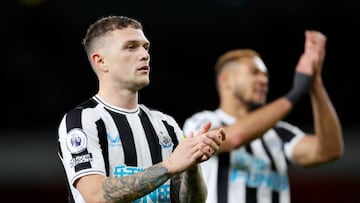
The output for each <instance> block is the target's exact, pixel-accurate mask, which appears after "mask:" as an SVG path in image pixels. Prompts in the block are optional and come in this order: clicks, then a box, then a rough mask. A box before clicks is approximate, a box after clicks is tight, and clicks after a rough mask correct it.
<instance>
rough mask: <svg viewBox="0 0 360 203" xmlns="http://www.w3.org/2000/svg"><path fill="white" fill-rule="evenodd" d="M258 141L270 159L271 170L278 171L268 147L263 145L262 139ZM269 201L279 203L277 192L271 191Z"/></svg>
mask: <svg viewBox="0 0 360 203" xmlns="http://www.w3.org/2000/svg"><path fill="white" fill-rule="evenodd" d="M260 140H261V144H262V146H263V147H264V149H265V152H266V154H267V156H268V157H269V159H270V163H271V170H273V171H278V169H277V168H276V166H275V162H274V158H273V156H272V155H271V153H270V151H269V149H268V147H267V146H266V144H265V141H264V138H263V137H262V138H261V139H260ZM271 199H272V201H271V202H272V203H278V202H279V192H278V191H275V190H272V195H271Z"/></svg>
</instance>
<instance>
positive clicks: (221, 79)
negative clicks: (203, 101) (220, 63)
mask: <svg viewBox="0 0 360 203" xmlns="http://www.w3.org/2000/svg"><path fill="white" fill-rule="evenodd" d="M229 79H230V77H229V72H228V71H221V72H220V73H219V74H218V75H217V81H218V85H219V86H222V87H224V86H228V85H227V84H228V83H229Z"/></svg>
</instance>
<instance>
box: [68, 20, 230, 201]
mask: <svg viewBox="0 0 360 203" xmlns="http://www.w3.org/2000/svg"><path fill="white" fill-rule="evenodd" d="M149 47H150V42H149V40H148V39H147V38H146V37H145V35H144V33H143V31H142V30H141V29H134V28H131V27H127V28H123V29H118V30H115V31H111V32H110V33H108V34H107V35H106V36H105V37H104V38H103V39H100V41H99V43H96V45H95V46H94V48H93V51H92V52H91V53H89V54H88V57H89V59H90V62H91V64H92V67H93V69H94V71H95V73H96V75H97V77H98V80H99V90H98V95H99V96H100V97H101V98H102V99H103V100H105V101H106V102H107V103H109V104H111V105H113V106H116V107H119V108H124V109H134V108H136V107H137V105H138V91H139V90H140V89H141V88H143V87H145V86H147V85H148V84H149V82H150V80H149V73H150V66H149V61H150V55H149ZM210 128H211V124H210V123H206V124H205V125H204V126H203V129H202V130H201V131H200V132H199V133H197V134H196V135H193V134H191V135H189V136H187V138H186V139H184V140H183V141H182V142H180V143H179V145H178V146H177V148H176V149H175V150H174V152H173V153H172V155H170V157H169V158H168V159H166V160H164V161H162V162H160V163H158V164H156V165H153V166H151V167H149V168H147V169H146V170H144V171H142V172H140V173H137V174H134V175H130V176H125V177H105V176H103V175H98V174H95V175H87V176H83V177H81V178H79V179H78V180H77V181H76V182H75V186H76V188H77V189H78V190H79V191H80V193H81V195H82V196H83V197H84V199H85V201H86V202H89V203H91V202H131V201H134V200H136V199H138V198H140V197H142V196H144V195H146V194H148V193H150V192H151V191H153V190H154V189H156V188H157V187H159V186H160V185H162V184H163V183H164V182H165V181H167V180H168V179H170V178H171V179H172V183H171V184H172V187H171V190H172V191H171V196H172V199H173V201H174V202H181V203H182V202H205V199H206V195H207V190H206V187H205V184H204V181H203V179H202V175H201V171H200V169H199V165H198V164H199V163H201V162H203V161H206V160H208V159H209V158H210V157H211V156H212V155H213V154H214V153H215V152H217V150H218V149H219V147H220V145H221V143H222V142H223V140H224V139H225V132H224V130H223V129H219V130H211V131H210Z"/></svg>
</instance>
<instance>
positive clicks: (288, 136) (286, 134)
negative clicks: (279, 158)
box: [273, 127, 295, 164]
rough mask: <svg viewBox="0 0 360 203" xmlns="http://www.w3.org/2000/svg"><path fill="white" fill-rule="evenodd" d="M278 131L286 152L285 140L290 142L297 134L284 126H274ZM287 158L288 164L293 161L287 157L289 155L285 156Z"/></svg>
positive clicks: (282, 147)
mask: <svg viewBox="0 0 360 203" xmlns="http://www.w3.org/2000/svg"><path fill="white" fill-rule="evenodd" d="M273 129H274V130H275V132H276V134H277V135H278V136H279V137H280V139H281V140H282V142H281V144H282V146H281V149H282V150H283V151H284V152H285V149H284V146H285V145H284V144H285V142H290V141H291V140H292V139H293V138H294V137H295V134H294V133H292V132H291V131H289V130H287V129H286V128H282V127H276V128H273ZM285 160H286V163H287V164H291V163H292V162H291V161H290V160H289V159H288V158H287V156H285Z"/></svg>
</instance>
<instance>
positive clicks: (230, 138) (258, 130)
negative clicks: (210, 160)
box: [219, 97, 293, 151]
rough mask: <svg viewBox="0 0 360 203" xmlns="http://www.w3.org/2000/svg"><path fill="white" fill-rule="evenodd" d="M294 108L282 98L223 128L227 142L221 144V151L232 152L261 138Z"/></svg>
mask: <svg viewBox="0 0 360 203" xmlns="http://www.w3.org/2000/svg"><path fill="white" fill-rule="evenodd" d="M292 108H293V105H292V103H291V102H290V101H289V100H288V99H287V98H286V97H281V98H278V99H276V100H274V101H273V102H271V103H268V104H266V105H265V106H264V107H261V108H259V109H257V110H255V111H253V112H250V113H249V114H247V115H246V116H244V117H243V118H240V119H238V120H237V121H236V122H235V123H234V124H233V125H229V126H223V127H222V128H224V130H225V131H226V140H225V141H224V142H223V143H222V144H221V146H220V150H219V151H231V150H233V149H236V148H238V147H240V146H243V145H245V144H247V143H249V142H251V141H252V140H254V139H257V138H259V137H260V136H262V135H263V134H264V133H265V132H266V131H267V130H268V129H270V128H271V127H273V126H274V125H275V124H276V123H277V122H278V121H279V120H281V119H282V118H284V117H285V116H286V115H287V114H288V113H289V112H290V111H291V109H292Z"/></svg>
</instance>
